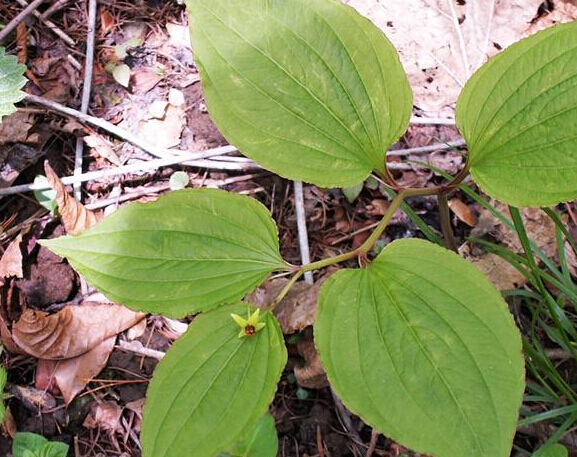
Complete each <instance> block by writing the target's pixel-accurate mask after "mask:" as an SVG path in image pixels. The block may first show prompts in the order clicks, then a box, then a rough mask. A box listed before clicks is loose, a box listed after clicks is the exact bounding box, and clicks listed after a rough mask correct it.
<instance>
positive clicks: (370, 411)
mask: <svg viewBox="0 0 577 457" xmlns="http://www.w3.org/2000/svg"><path fill="white" fill-rule="evenodd" d="M315 343H316V345H317V348H318V350H319V355H320V358H321V361H322V364H323V366H324V367H325V369H326V371H327V374H328V378H329V381H330V383H331V385H332V387H333V389H334V390H335V391H336V393H337V394H338V395H339V397H341V399H342V400H343V402H344V403H345V405H347V407H348V408H349V409H350V410H351V411H352V412H354V413H355V414H358V415H359V416H360V417H361V418H362V419H363V421H365V422H366V423H367V424H370V425H371V426H373V427H375V428H376V429H377V430H379V431H381V432H383V433H384V434H385V435H387V436H388V437H390V438H392V439H393V440H395V441H398V442H399V443H401V444H403V445H404V446H407V447H410V448H412V449H414V450H416V451H418V452H420V453H423V454H431V455H434V456H436V457H457V456H467V457H489V456H490V457H505V456H508V455H509V451H510V449H511V444H512V439H513V434H514V433H515V427H516V424H517V415H518V408H519V406H520V404H521V398H522V394H523V388H524V367H523V357H522V354H521V338H520V335H519V331H518V330H517V328H516V327H515V324H514V322H513V318H512V316H511V314H510V313H509V311H508V309H507V305H506V304H505V302H504V301H503V299H502V298H501V295H500V294H499V291H497V290H496V289H495V288H494V287H493V286H492V285H491V284H490V283H489V281H488V280H487V279H486V278H485V277H484V276H483V275H482V274H481V273H480V272H479V271H478V270H477V269H475V267H473V266H472V265H471V264H469V263H467V262H466V261H465V260H463V259H461V258H459V257H458V256H457V255H455V254H453V253H452V252H450V251H448V250H446V249H444V248H441V247H439V246H436V245H434V244H432V243H429V242H427V241H423V240H416V239H412V240H401V241H395V242H394V243H392V244H390V245H389V246H387V247H386V248H385V249H384V251H383V252H382V253H381V254H380V255H379V256H378V257H377V258H376V259H375V260H374V261H373V262H372V263H371V264H370V266H368V267H367V268H364V269H359V270H342V271H339V272H338V273H336V274H335V275H333V276H332V277H331V278H330V279H329V280H328V281H327V282H326V283H325V284H324V286H323V288H322V290H321V294H320V297H319V309H318V311H317V321H316V324H315Z"/></svg>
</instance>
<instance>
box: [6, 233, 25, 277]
mask: <svg viewBox="0 0 577 457" xmlns="http://www.w3.org/2000/svg"><path fill="white" fill-rule="evenodd" d="M21 243H22V234H20V235H18V236H17V237H16V238H15V239H14V240H13V241H12V242H11V243H10V244H9V245H8V247H7V248H6V251H4V254H3V255H2V258H1V259H0V285H2V284H3V283H4V279H5V278H9V277H11V276H15V277H17V278H22V277H23V274H22V251H21V250H20V244H21Z"/></svg>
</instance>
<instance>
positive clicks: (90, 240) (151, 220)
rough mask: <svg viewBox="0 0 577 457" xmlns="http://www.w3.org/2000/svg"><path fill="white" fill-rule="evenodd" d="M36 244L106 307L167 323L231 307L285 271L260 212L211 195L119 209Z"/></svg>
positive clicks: (193, 193)
mask: <svg viewBox="0 0 577 457" xmlns="http://www.w3.org/2000/svg"><path fill="white" fill-rule="evenodd" d="M42 244H43V245H44V246H47V247H48V248H50V249H51V250H52V251H54V252H55V253H57V254H59V255H61V256H63V257H66V258H68V260H69V261H70V263H71V264H72V266H73V267H74V268H76V269H77V270H78V271H79V272H80V273H81V274H82V275H83V276H84V277H85V278H86V280H87V281H88V282H89V283H90V284H92V285H93V286H94V287H96V288H97V289H98V290H99V291H101V292H102V293H103V294H104V295H106V296H107V297H108V298H109V299H110V300H113V301H115V302H117V303H122V304H124V305H127V306H129V307H132V308H134V309H138V310H141V311H146V312H151V313H162V314H164V315H169V316H184V315H186V314H191V313H196V312H199V311H207V310H209V309H213V308H215V307H217V306H219V305H223V304H226V303H233V302H235V301H238V300H239V299H241V298H242V297H243V296H244V295H245V294H246V293H248V292H250V291H252V290H253V289H254V288H256V287H257V286H258V285H259V284H260V283H261V282H262V281H263V280H264V279H265V278H266V276H267V275H268V274H270V273H271V272H272V271H274V270H278V269H283V268H285V267H286V264H285V263H284V262H283V260H282V259H281V257H280V254H279V251H278V249H279V247H278V234H277V230H276V227H275V225H274V222H273V220H272V219H271V217H270V215H269V213H268V211H267V210H266V208H265V207H264V206H263V205H261V204H260V203H259V202H257V201H256V200H254V199H252V198H250V197H246V196H242V195H237V194H231V193H228V192H225V191H221V190H215V189H184V190H179V191H176V192H171V193H169V194H167V195H165V196H163V197H161V198H159V199H158V200H157V201H155V202H153V203H144V204H142V203H136V204H131V205H127V206H124V207H122V208H121V209H120V210H118V211H117V212H116V213H114V214H112V215H110V216H109V217H107V218H106V219H104V220H103V221H102V222H100V223H99V224H98V225H97V226H95V227H93V228H91V229H90V230H87V231H85V232H83V233H82V234H80V235H78V236H66V237H61V238H56V239H53V240H43V241H42Z"/></svg>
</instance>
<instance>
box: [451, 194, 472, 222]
mask: <svg viewBox="0 0 577 457" xmlns="http://www.w3.org/2000/svg"><path fill="white" fill-rule="evenodd" d="M449 208H450V209H451V211H453V213H455V216H457V217H458V218H459V220H460V221H461V222H464V223H465V224H467V225H468V226H469V227H475V225H477V218H476V217H475V214H473V211H472V210H471V208H470V207H469V205H467V204H465V203H463V202H462V201H461V200H459V199H458V198H452V199H451V200H449Z"/></svg>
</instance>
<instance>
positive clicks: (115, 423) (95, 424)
mask: <svg viewBox="0 0 577 457" xmlns="http://www.w3.org/2000/svg"><path fill="white" fill-rule="evenodd" d="M121 415H122V408H121V407H120V406H118V404H116V403H114V402H111V401H104V402H101V403H96V404H94V405H93V406H92V409H91V411H90V414H89V415H88V416H86V419H84V423H83V424H82V425H83V426H84V427H86V428H100V429H102V430H108V431H111V432H114V431H116V429H117V428H118V427H119V426H120V416H121Z"/></svg>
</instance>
